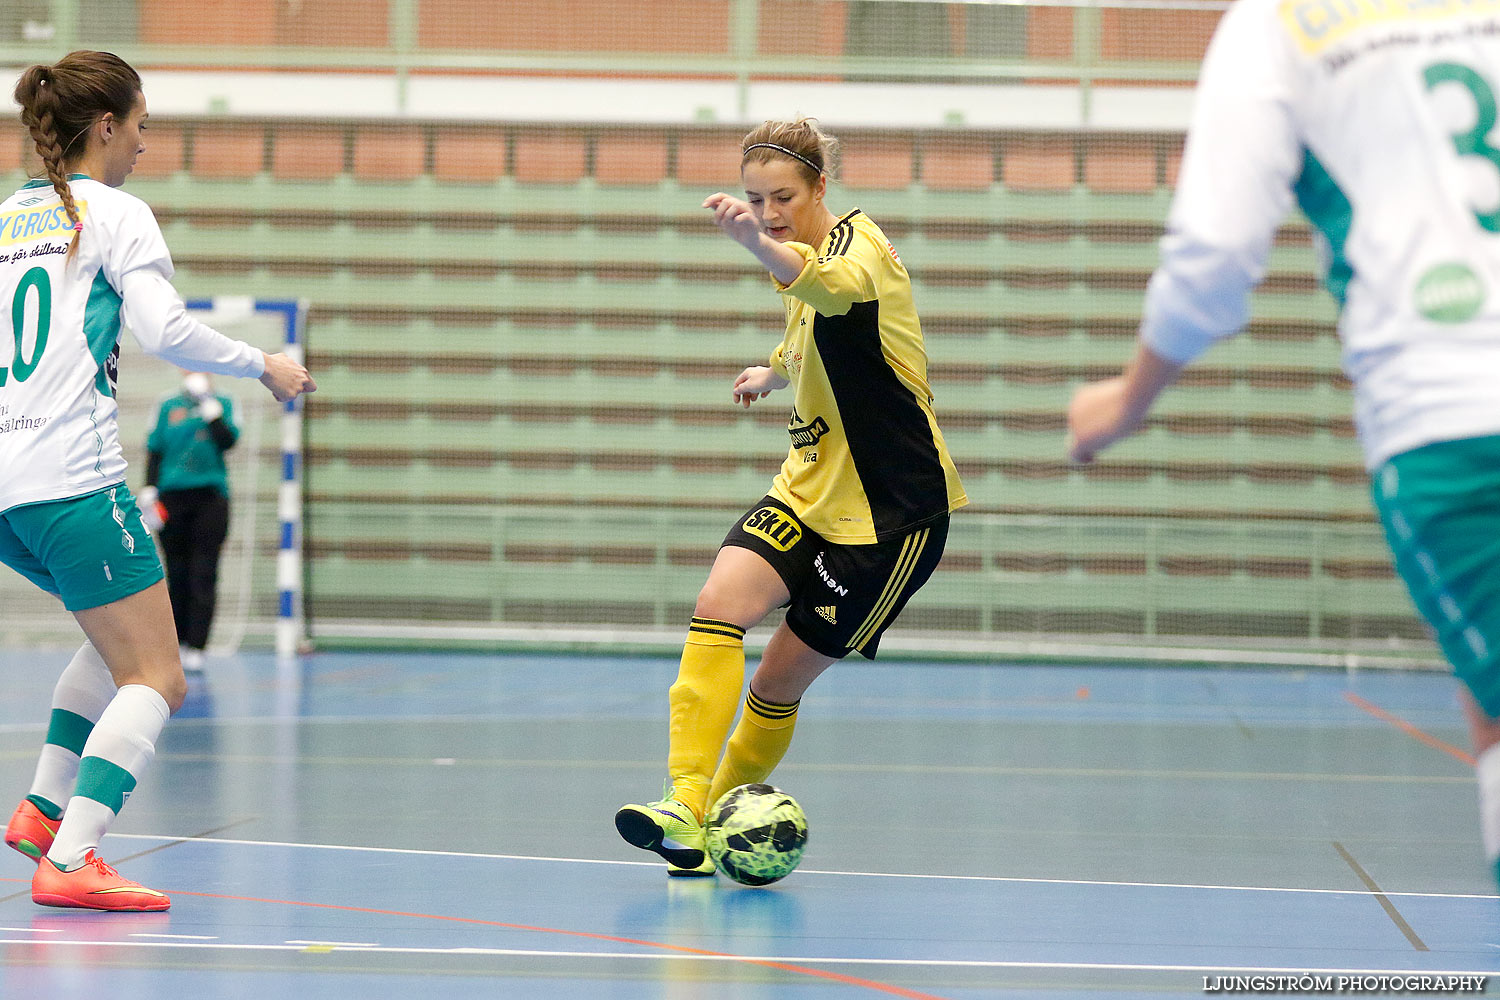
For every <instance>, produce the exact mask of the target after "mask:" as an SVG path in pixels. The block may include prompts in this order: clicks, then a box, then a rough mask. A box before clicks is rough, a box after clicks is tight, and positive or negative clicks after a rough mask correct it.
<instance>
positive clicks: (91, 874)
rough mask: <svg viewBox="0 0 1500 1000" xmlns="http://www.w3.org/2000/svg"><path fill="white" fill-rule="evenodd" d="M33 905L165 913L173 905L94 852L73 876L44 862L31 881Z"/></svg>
mask: <svg viewBox="0 0 1500 1000" xmlns="http://www.w3.org/2000/svg"><path fill="white" fill-rule="evenodd" d="M31 901H32V902H33V903H40V904H41V905H42V906H71V907H75V908H77V909H82V910H165V909H166V908H167V907H169V906H171V905H172V900H171V899H170V898H168V896H167V894H166V893H164V892H157V891H156V890H155V889H147V888H146V887H145V886H143V885H141V884H140V883H139V882H132V881H130V879H128V878H125V877H123V876H122V875H121V874H120V873H119V872H117V871H115V870H114V869H113V868H111V867H110V866H109V865H107V864H105V863H104V861H103V860H102V859H101V858H100V857H99V856H98V855H97V854H95V853H94V852H93V851H89V852H88V853H87V854H85V855H84V856H83V867H82V868H75V869H73V870H72V871H70V872H65V871H63V870H62V869H61V868H59V867H57V865H55V864H53V863H52V859H50V858H43V859H42V862H41V864H39V865H37V866H36V874H35V875H33V876H32V877H31Z"/></svg>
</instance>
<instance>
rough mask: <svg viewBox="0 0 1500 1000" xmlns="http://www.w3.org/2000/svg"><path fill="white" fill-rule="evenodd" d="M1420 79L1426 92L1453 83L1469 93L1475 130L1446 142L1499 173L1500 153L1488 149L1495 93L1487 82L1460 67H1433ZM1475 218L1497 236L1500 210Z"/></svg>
mask: <svg viewBox="0 0 1500 1000" xmlns="http://www.w3.org/2000/svg"><path fill="white" fill-rule="evenodd" d="M1422 79H1423V80H1425V81H1426V83H1427V89H1428V90H1435V89H1436V88H1437V86H1438V85H1439V84H1442V83H1456V84H1459V85H1460V86H1462V87H1463V88H1465V89H1466V90H1468V92H1469V96H1471V97H1472V98H1474V111H1475V115H1474V117H1475V121H1474V127H1473V128H1472V129H1470V130H1469V131H1467V132H1455V133H1453V134H1452V135H1451V136H1449V138H1450V139H1452V141H1453V148H1454V149H1455V150H1457V151H1458V155H1459V156H1482V157H1484V158H1485V159H1486V160H1489V161H1490V163H1492V164H1493V165H1494V167H1495V170H1496V171H1497V172H1500V149H1496V148H1495V147H1494V146H1491V145H1490V140H1489V135H1490V129H1492V128H1494V127H1495V119H1496V111H1495V91H1494V88H1492V87H1491V86H1490V85H1489V82H1488V81H1487V80H1485V78H1484V77H1482V76H1480V75H1479V74H1478V73H1477V72H1476V71H1475V70H1473V69H1471V68H1470V67H1468V66H1465V65H1463V64H1462V63H1433V64H1432V65H1431V66H1428V67H1427V68H1426V69H1425V70H1423V72H1422ZM1471 210H1473V209H1472V206H1471ZM1474 218H1475V219H1476V220H1477V221H1478V222H1479V225H1480V227H1481V228H1483V229H1484V231H1485V232H1489V233H1500V209H1497V210H1496V211H1493V212H1479V211H1474Z"/></svg>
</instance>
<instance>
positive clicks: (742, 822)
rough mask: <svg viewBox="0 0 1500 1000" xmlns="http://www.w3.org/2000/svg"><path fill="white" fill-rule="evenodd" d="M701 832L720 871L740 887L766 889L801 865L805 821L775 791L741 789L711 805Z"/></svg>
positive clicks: (788, 799)
mask: <svg viewBox="0 0 1500 1000" xmlns="http://www.w3.org/2000/svg"><path fill="white" fill-rule="evenodd" d="M703 832H704V835H705V836H706V838H707V840H708V853H709V856H710V857H712V858H713V859H714V864H715V865H717V866H718V868H719V871H721V872H723V873H724V874H725V875H728V876H729V877H730V878H732V879H734V880H735V881H736V882H739V883H740V884H741V885H770V884H771V883H772V882H775V881H777V880H778V879H783V878H786V877H787V876H788V875H790V874H791V873H792V869H794V868H796V867H797V864H798V862H800V861H801V860H802V852H803V850H805V849H806V847H807V816H806V815H805V814H804V813H803V812H802V807H801V806H799V805H798V804H797V800H796V799H794V798H792V797H791V796H790V795H788V794H787V793H786V792H783V791H782V790H781V789H779V788H776V787H774V786H772V785H741V786H740V787H738V788H731V789H730V790H729V791H727V792H725V793H724V795H723V797H722V798H720V799H719V801H718V802H715V803H714V805H713V808H711V809H710V810H709V811H708V816H707V818H706V819H705V820H704V821H703Z"/></svg>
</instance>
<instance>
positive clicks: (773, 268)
mask: <svg viewBox="0 0 1500 1000" xmlns="http://www.w3.org/2000/svg"><path fill="white" fill-rule="evenodd" d="M703 207H704V208H706V209H709V210H710V211H712V212H713V213H714V223H715V224H716V225H717V226H718V227H719V228H720V229H721V230H723V231H724V235H726V236H728V237H729V238H730V239H732V240H734V241H735V242H736V243H738V244H739V245H740V246H742V247H744V248H745V249H746V250H749V251H750V252H751V253H752V254H754V255H755V259H756V260H758V261H760V262H761V263H762V264H763V265H765V268H766V270H767V271H770V272H771V276H772V277H773V278H775V279H776V280H777V281H779V282H781V283H782V284H783V285H790V284H791V283H792V282H794V281H796V280H797V275H799V274H801V273H802V268H803V267H805V266H806V264H807V261H805V260H804V259H803V258H802V255H801V254H800V253H798V252H797V251H795V250H793V249H792V248H790V247H787V246H783V245H782V244H780V243H777V242H776V241H775V240H773V239H771V237H769V236H767V235H766V233H765V230H764V229H762V228H761V223H760V216H758V215H756V214H755V209H753V208H751V207H750V203H749V202H747V201H745V200H744V199H743V198H736V197H735V196H734V195H732V194H725V193H724V192H723V191H718V192H715V193H714V194H711V195H709V196H708V197H707V198H705V199H704V200H703Z"/></svg>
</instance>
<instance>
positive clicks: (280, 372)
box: [260, 354, 318, 403]
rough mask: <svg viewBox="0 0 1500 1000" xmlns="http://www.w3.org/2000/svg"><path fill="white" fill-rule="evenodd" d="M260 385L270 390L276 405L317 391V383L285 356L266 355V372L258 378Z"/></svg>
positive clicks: (304, 370)
mask: <svg viewBox="0 0 1500 1000" xmlns="http://www.w3.org/2000/svg"><path fill="white" fill-rule="evenodd" d="M260 384H261V385H263V386H265V387H266V388H267V389H270V390H271V395H273V396H275V397H276V401H277V402H278V403H286V402H289V401H291V400H293V399H296V398H297V397H298V396H300V395H302V394H303V393H304V392H316V391H317V390H318V383H316V382H314V381H313V378H312V376H311V375H309V374H308V373H307V369H306V368H304V367H302V365H301V364H299V363H298V362H296V361H293V360H292V359H291V358H289V357H287V356H286V355H285V354H267V355H266V370H265V372H264V373H262V374H261V376H260Z"/></svg>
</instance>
